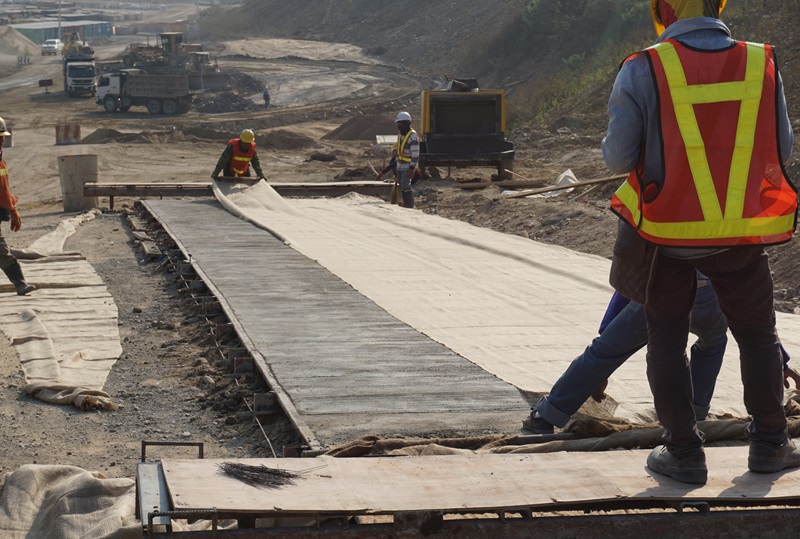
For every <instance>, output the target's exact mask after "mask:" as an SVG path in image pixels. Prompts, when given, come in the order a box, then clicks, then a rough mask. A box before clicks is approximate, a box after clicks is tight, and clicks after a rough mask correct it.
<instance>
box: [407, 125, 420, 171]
mask: <svg viewBox="0 0 800 539" xmlns="http://www.w3.org/2000/svg"><path fill="white" fill-rule="evenodd" d="M408 145H409V149H410V150H411V163H409V164H408V169H409V171H410V173H409V178H410V177H413V176H414V171H415V170H417V167H418V166H419V135H417V133H416V132H414V133H412V134H411V137H409V139H408Z"/></svg>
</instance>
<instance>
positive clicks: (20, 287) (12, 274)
mask: <svg viewBox="0 0 800 539" xmlns="http://www.w3.org/2000/svg"><path fill="white" fill-rule="evenodd" d="M3 271H4V272H5V274H6V277H8V280H9V281H11V283H12V284H13V285H14V289H15V290H16V291H17V295H18V296H24V295H27V294H29V293H30V292H33V291H34V290H36V287H35V286H34V285H32V284H28V283H26V282H25V277H23V276H22V267H20V265H19V262H16V261H15V262H14V263H13V264H12V265H10V266H9V267H7V268H3Z"/></svg>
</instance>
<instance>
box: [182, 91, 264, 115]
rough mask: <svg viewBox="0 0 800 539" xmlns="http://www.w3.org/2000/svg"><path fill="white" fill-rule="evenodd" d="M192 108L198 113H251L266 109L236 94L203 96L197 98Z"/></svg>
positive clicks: (225, 93) (222, 93)
mask: <svg viewBox="0 0 800 539" xmlns="http://www.w3.org/2000/svg"><path fill="white" fill-rule="evenodd" d="M192 108H193V109H194V110H196V111H198V112H211V113H214V112H249V111H254V110H259V109H262V108H264V107H263V106H261V105H258V104H256V103H254V102H253V101H251V100H250V99H247V98H245V97H242V96H240V95H238V94H236V93H234V92H230V91H229V92H221V93H219V94H203V95H202V96H198V97H197V98H195V100H194V102H193V103H192Z"/></svg>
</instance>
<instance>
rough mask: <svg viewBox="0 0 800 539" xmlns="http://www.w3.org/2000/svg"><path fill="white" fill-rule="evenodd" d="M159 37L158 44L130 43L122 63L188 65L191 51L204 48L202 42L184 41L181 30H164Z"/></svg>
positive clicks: (129, 65) (146, 65)
mask: <svg viewBox="0 0 800 539" xmlns="http://www.w3.org/2000/svg"><path fill="white" fill-rule="evenodd" d="M158 39H159V42H160V44H158V45H150V44H149V43H148V44H143V43H133V44H131V45H129V46H128V48H127V49H126V50H125V52H124V53H123V54H122V63H123V64H125V66H126V67H133V66H137V67H159V66H169V67H186V64H187V63H188V62H189V61H190V60H191V53H193V52H199V51H202V50H203V46H202V45H200V44H195V43H184V42H183V33H181V32H164V33H162V34H159V36H158Z"/></svg>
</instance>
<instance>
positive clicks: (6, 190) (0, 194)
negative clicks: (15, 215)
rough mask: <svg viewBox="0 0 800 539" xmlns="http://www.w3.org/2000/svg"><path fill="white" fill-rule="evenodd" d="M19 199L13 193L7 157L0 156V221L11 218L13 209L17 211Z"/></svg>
mask: <svg viewBox="0 0 800 539" xmlns="http://www.w3.org/2000/svg"><path fill="white" fill-rule="evenodd" d="M18 200H19V199H18V198H17V197H15V196H14V195H12V194H11V187H10V185H9V183H8V168H7V167H6V162H5V159H2V158H0V221H10V220H11V210H15V211H16V208H17V201H18Z"/></svg>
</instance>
